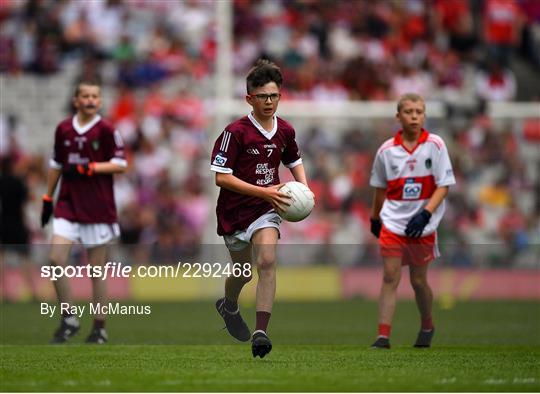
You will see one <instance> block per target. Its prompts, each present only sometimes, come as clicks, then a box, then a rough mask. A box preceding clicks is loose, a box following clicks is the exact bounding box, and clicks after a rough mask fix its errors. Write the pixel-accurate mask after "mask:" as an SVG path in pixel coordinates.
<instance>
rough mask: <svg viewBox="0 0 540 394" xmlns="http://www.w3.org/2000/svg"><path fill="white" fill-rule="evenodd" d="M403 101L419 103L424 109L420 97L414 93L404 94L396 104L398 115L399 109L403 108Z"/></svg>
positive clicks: (422, 99)
mask: <svg viewBox="0 0 540 394" xmlns="http://www.w3.org/2000/svg"><path fill="white" fill-rule="evenodd" d="M405 101H412V102H416V101H421V102H422V103H423V104H424V108H425V107H426V102H425V100H424V98H423V97H422V96H420V95H419V94H416V93H405V94H404V95H402V96H401V97H400V98H399V100H398V103H397V111H398V113H399V111H401V108H403V104H404V103H405Z"/></svg>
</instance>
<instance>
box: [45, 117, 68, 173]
mask: <svg viewBox="0 0 540 394" xmlns="http://www.w3.org/2000/svg"><path fill="white" fill-rule="evenodd" d="M63 155H64V154H63V150H62V141H61V138H60V127H57V128H56V131H55V132H54V148H53V154H52V157H51V159H50V160H49V167H50V168H53V169H55V170H61V169H62V163H64V162H65V158H64V157H63Z"/></svg>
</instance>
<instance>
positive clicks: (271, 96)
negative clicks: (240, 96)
mask: <svg viewBox="0 0 540 394" xmlns="http://www.w3.org/2000/svg"><path fill="white" fill-rule="evenodd" d="M250 97H255V98H256V99H257V100H259V101H260V102H262V103H265V102H266V100H268V99H270V101H271V102H272V103H273V102H275V101H278V100H279V99H280V98H281V94H279V93H271V94H265V93H260V94H250Z"/></svg>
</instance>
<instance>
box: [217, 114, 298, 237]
mask: <svg viewBox="0 0 540 394" xmlns="http://www.w3.org/2000/svg"><path fill="white" fill-rule="evenodd" d="M211 160H212V162H211V165H210V169H211V170H212V171H215V172H220V173H224V174H234V176H236V177H237V178H239V179H241V180H243V181H244V182H247V183H251V184H252V185H257V186H262V187H268V186H273V185H278V184H279V183H280V181H279V164H280V163H283V164H284V165H285V166H286V167H288V168H293V167H295V166H297V165H299V164H302V159H301V158H300V153H299V151H298V145H297V144H296V140H295V131H294V129H293V127H292V126H291V125H290V124H289V123H287V122H286V121H284V120H283V119H280V118H278V117H277V116H274V126H273V128H272V130H271V131H266V130H265V129H264V128H263V127H262V126H261V125H260V124H259V123H258V122H257V120H256V119H255V118H254V117H253V115H251V114H249V115H248V116H244V117H243V118H240V119H238V120H237V121H235V122H233V123H231V124H229V125H228V126H227V127H226V128H225V130H224V131H223V133H221V135H220V136H219V137H218V139H217V140H216V143H215V145H214V149H213V151H212V159H211ZM271 209H272V205H271V204H270V203H269V202H267V201H264V200H263V199H261V198H257V197H253V196H247V195H244V194H240V193H236V192H233V191H231V190H228V189H225V188H221V190H220V192H219V198H218V202H217V207H216V213H217V219H218V230H217V232H218V234H219V235H230V234H233V233H234V232H235V231H242V230H245V229H246V228H247V227H248V226H249V225H250V224H251V223H253V222H254V221H255V220H257V219H258V218H259V217H260V216H262V215H264V214H265V213H266V212H268V211H270V210H271Z"/></svg>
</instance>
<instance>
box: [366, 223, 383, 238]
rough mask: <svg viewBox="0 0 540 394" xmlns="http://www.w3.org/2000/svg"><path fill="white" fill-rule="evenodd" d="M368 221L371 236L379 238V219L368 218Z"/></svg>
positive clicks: (380, 224)
mask: <svg viewBox="0 0 540 394" xmlns="http://www.w3.org/2000/svg"><path fill="white" fill-rule="evenodd" d="M369 221H370V222H371V234H373V235H374V236H375V237H377V238H379V236H380V235H381V228H382V223H381V221H380V220H379V219H373V218H370V219H369Z"/></svg>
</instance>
